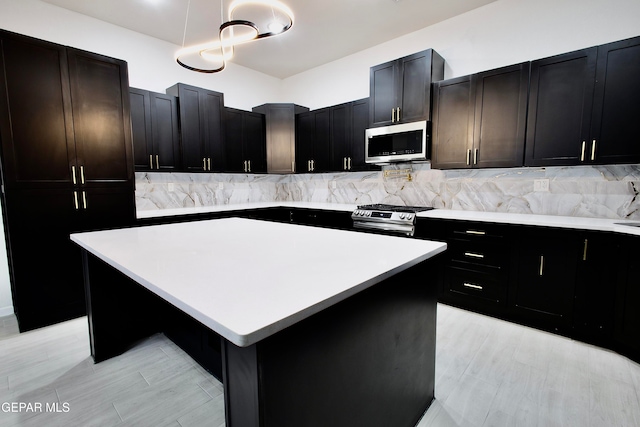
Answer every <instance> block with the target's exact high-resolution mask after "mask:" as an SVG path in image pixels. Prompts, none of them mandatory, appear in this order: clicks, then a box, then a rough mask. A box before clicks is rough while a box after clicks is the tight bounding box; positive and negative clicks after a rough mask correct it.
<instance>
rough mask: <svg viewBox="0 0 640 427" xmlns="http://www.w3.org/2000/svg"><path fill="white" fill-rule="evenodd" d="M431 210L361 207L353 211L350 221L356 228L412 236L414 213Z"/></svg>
mask: <svg viewBox="0 0 640 427" xmlns="http://www.w3.org/2000/svg"><path fill="white" fill-rule="evenodd" d="M431 209H433V208H431V207H428V206H394V205H383V204H374V205H362V206H358V208H357V209H356V210H355V211H353V213H352V214H351V219H352V220H353V226H354V227H356V228H365V229H369V230H379V231H385V232H389V233H394V234H402V235H406V236H413V234H414V233H415V230H416V213H418V212H422V211H428V210H431Z"/></svg>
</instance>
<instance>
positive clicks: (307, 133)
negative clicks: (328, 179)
mask: <svg viewBox="0 0 640 427" xmlns="http://www.w3.org/2000/svg"><path fill="white" fill-rule="evenodd" d="M314 132H315V113H314V112H312V111H309V112H306V113H300V114H296V172H298V173H306V172H311V159H312V157H313V139H314Z"/></svg>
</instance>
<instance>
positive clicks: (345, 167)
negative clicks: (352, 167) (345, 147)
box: [342, 157, 347, 171]
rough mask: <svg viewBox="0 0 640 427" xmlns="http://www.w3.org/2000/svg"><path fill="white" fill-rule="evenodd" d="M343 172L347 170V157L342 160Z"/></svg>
mask: <svg viewBox="0 0 640 427" xmlns="http://www.w3.org/2000/svg"><path fill="white" fill-rule="evenodd" d="M342 170H343V171H346V170H347V158H346V157H343V158H342Z"/></svg>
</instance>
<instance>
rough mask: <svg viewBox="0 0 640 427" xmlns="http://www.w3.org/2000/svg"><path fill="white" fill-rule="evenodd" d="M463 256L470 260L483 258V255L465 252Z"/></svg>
mask: <svg viewBox="0 0 640 427" xmlns="http://www.w3.org/2000/svg"><path fill="white" fill-rule="evenodd" d="M464 256H468V257H470V258H480V259H482V258H484V255H483V254H477V253H475V252H465V253H464Z"/></svg>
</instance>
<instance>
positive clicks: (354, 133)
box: [349, 98, 371, 171]
mask: <svg viewBox="0 0 640 427" xmlns="http://www.w3.org/2000/svg"><path fill="white" fill-rule="evenodd" d="M368 127H369V98H365V99H360V100H358V101H354V102H353V105H352V107H351V138H350V144H349V145H350V149H349V151H350V153H351V155H350V156H349V158H350V159H351V169H350V170H352V171H362V170H369V169H371V167H370V165H369V164H368V163H365V161H364V144H365V139H364V132H365V130H366V129H367V128H368Z"/></svg>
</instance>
